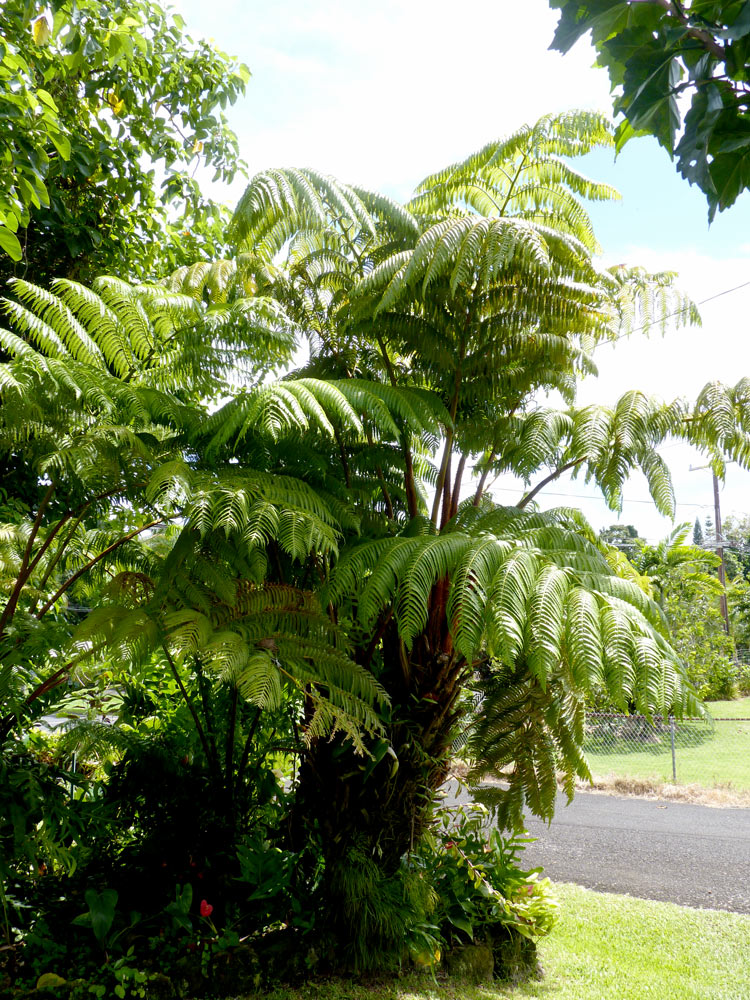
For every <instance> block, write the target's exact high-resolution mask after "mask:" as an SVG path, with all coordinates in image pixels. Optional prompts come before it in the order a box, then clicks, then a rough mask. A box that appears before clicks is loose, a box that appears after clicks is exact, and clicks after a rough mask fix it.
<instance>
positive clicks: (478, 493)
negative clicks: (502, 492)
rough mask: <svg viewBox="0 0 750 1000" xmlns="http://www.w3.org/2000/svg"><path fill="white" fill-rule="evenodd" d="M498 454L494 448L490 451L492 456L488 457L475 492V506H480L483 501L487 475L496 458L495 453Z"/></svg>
mask: <svg viewBox="0 0 750 1000" xmlns="http://www.w3.org/2000/svg"><path fill="white" fill-rule="evenodd" d="M496 454H497V452H496V450H495V449H494V448H493V449H492V451H491V452H490V456H489V458H488V459H487V462H486V464H485V467H484V469H483V471H482V475H481V476H480V477H479V485H478V486H477V491H476V493H475V494H474V506H475V507H478V506H479V504H480V502H481V500H482V494H483V493H484V487H485V485H486V483H487V477H488V476H489V474H490V466H491V465H492V463H493V461H494V460H495V455H496Z"/></svg>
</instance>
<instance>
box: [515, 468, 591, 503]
mask: <svg viewBox="0 0 750 1000" xmlns="http://www.w3.org/2000/svg"><path fill="white" fill-rule="evenodd" d="M585 461H586V459H585V458H576V459H575V460H574V461H572V462H567V463H566V464H565V465H561V466H560V468H559V469H555V471H554V472H551V473H550V474H549V475H548V476H545V478H544V479H543V480H542V481H541V482H540V483H537V485H536V486H535V487H534V489H533V490H530V491H529V492H528V493H527V494H526V495H525V496H524V497H522V498H521V499H520V500H519V501H518V503H517V504H516V507H519V508H520V509H521V510H523V508H524V507H525V506H526V504H528V503H530V502H531V501H532V500H533V499H534V497H535V496H536V495H537V493H539V492H540V491H541V490H543V489H544V487H545V486H548V485H549V484H550V483H552V482H554V481H555V479H557V478H558V476H561V475H562V474H563V472H567V471H568V470H569V469H574V468H575V467H576V466H577V465H580V464H581V462H585Z"/></svg>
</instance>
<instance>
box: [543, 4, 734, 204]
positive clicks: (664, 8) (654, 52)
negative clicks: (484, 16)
mask: <svg viewBox="0 0 750 1000" xmlns="http://www.w3.org/2000/svg"><path fill="white" fill-rule="evenodd" d="M550 5H551V6H552V7H553V8H558V9H559V10H560V21H559V24H558V27H557V31H556V33H555V38H554V41H553V43H552V44H553V47H554V48H556V49H559V50H560V51H561V52H567V51H568V50H569V49H570V47H571V46H572V45H574V44H575V42H576V41H577V40H578V39H579V38H580V37H581V36H582V35H585V34H586V33H587V32H589V31H590V32H591V37H592V41H593V44H594V47H595V48H596V51H597V62H598V64H599V65H600V66H603V67H605V68H606V69H607V71H608V73H609V77H610V80H611V82H612V88H613V90H614V91H615V100H614V111H615V114H616V115H622V116H623V121H622V122H621V124H620V125H619V126H618V129H617V145H618V148H621V147H622V145H623V144H624V143H625V142H627V141H628V140H629V139H630V138H632V137H633V136H637V135H653V136H655V137H656V138H657V139H658V140H659V142H660V143H661V145H662V146H664V148H665V149H666V150H667V151H668V152H669V153H670V155H672V156H673V157H676V159H677V164H676V165H677V170H678V171H679V172H680V174H681V175H682V176H683V177H684V178H686V180H688V181H690V183H691V184H697V185H698V187H699V188H700V189H701V190H702V191H703V193H704V194H705V195H706V199H707V201H708V206H709V219H712V218H713V217H714V215H715V214H716V211H717V210H718V211H722V210H723V209H725V208H729V206H731V205H733V204H734V202H735V201H736V200H737V198H738V197H739V195H740V194H741V193H742V192H743V191H744V190H746V189H747V188H748V187H750V91H749V90H748V83H750V9H749V8H748V6H747V4H746V3H745V2H744V0H675V2H669V0H586V2H584V3H581V2H580V0H550ZM685 98H689V101H690V104H689V108H688V110H687V111H686V112H684V111H683V109H682V107H681V106H680V105H681V102H682V104H683V107H684V102H685Z"/></svg>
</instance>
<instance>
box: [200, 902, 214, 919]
mask: <svg viewBox="0 0 750 1000" xmlns="http://www.w3.org/2000/svg"><path fill="white" fill-rule="evenodd" d="M213 912H214V908H213V906H211V904H210V903H207V902H206V901H205V899H202V900H201V916H202V917H210V916H211V914H212V913H213Z"/></svg>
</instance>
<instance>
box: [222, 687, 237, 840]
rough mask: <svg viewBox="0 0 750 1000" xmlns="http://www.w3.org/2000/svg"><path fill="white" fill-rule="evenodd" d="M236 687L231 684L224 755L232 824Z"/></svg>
mask: <svg viewBox="0 0 750 1000" xmlns="http://www.w3.org/2000/svg"><path fill="white" fill-rule="evenodd" d="M237 700H238V693H237V685H236V684H232V693H231V702H230V705H229V724H228V725H227V742H226V753H225V755H224V771H225V773H226V791H227V799H228V805H229V811H230V814H232V822H234V816H233V812H234V810H233V805H234V777H233V775H232V769H233V767H234V739H235V734H236V729H237Z"/></svg>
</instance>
